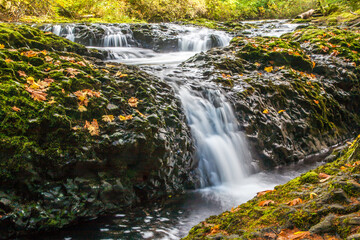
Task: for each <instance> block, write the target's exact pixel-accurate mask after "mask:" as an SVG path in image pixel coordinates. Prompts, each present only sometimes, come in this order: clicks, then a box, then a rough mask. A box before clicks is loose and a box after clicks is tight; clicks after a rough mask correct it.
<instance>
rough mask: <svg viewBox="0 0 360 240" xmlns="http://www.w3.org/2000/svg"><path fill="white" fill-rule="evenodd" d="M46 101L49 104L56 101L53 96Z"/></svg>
mask: <svg viewBox="0 0 360 240" xmlns="http://www.w3.org/2000/svg"><path fill="white" fill-rule="evenodd" d="M47 103H48V104H50V105H51V104H54V103H56V101H55V99H54V97H51V99H50V101H48V102H47Z"/></svg>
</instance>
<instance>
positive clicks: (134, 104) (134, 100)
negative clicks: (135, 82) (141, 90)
mask: <svg viewBox="0 0 360 240" xmlns="http://www.w3.org/2000/svg"><path fill="white" fill-rule="evenodd" d="M138 103H139V99H137V98H135V97H131V98H130V99H129V100H128V104H129V105H130V107H137V105H138Z"/></svg>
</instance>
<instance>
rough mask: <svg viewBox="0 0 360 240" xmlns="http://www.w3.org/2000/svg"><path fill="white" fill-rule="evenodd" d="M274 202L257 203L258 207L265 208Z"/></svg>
mask: <svg viewBox="0 0 360 240" xmlns="http://www.w3.org/2000/svg"><path fill="white" fill-rule="evenodd" d="M274 203H275V202H274V201H273V200H264V201H261V202H259V206H260V207H266V206H270V205H271V204H274Z"/></svg>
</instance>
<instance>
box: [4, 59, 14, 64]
mask: <svg viewBox="0 0 360 240" xmlns="http://www.w3.org/2000/svg"><path fill="white" fill-rule="evenodd" d="M5 62H6V63H11V62H13V60H11V59H9V58H7V59H5Z"/></svg>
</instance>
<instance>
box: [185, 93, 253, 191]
mask: <svg viewBox="0 0 360 240" xmlns="http://www.w3.org/2000/svg"><path fill="white" fill-rule="evenodd" d="M179 97H180V99H181V102H182V104H183V106H184V109H185V114H186V116H187V119H188V124H189V126H190V128H191V131H192V134H193V138H194V139H195V142H196V149H197V156H198V158H199V159H200V162H199V170H200V173H201V186H202V187H206V186H213V185H220V184H232V185H236V184H239V183H241V180H242V179H243V178H244V177H245V176H246V175H247V174H248V167H247V164H248V163H247V162H249V160H250V159H251V156H250V153H249V151H248V150H247V146H246V141H245V139H244V138H243V137H242V135H241V133H240V132H239V130H238V122H237V120H236V118H235V115H234V113H233V110H232V108H231V106H230V104H229V103H228V102H227V101H226V99H225V97H224V95H222V93H221V92H220V90H218V89H205V90H204V93H203V95H201V94H199V93H198V92H195V91H192V90H190V89H189V88H187V87H182V88H181V89H180V91H179Z"/></svg>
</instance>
